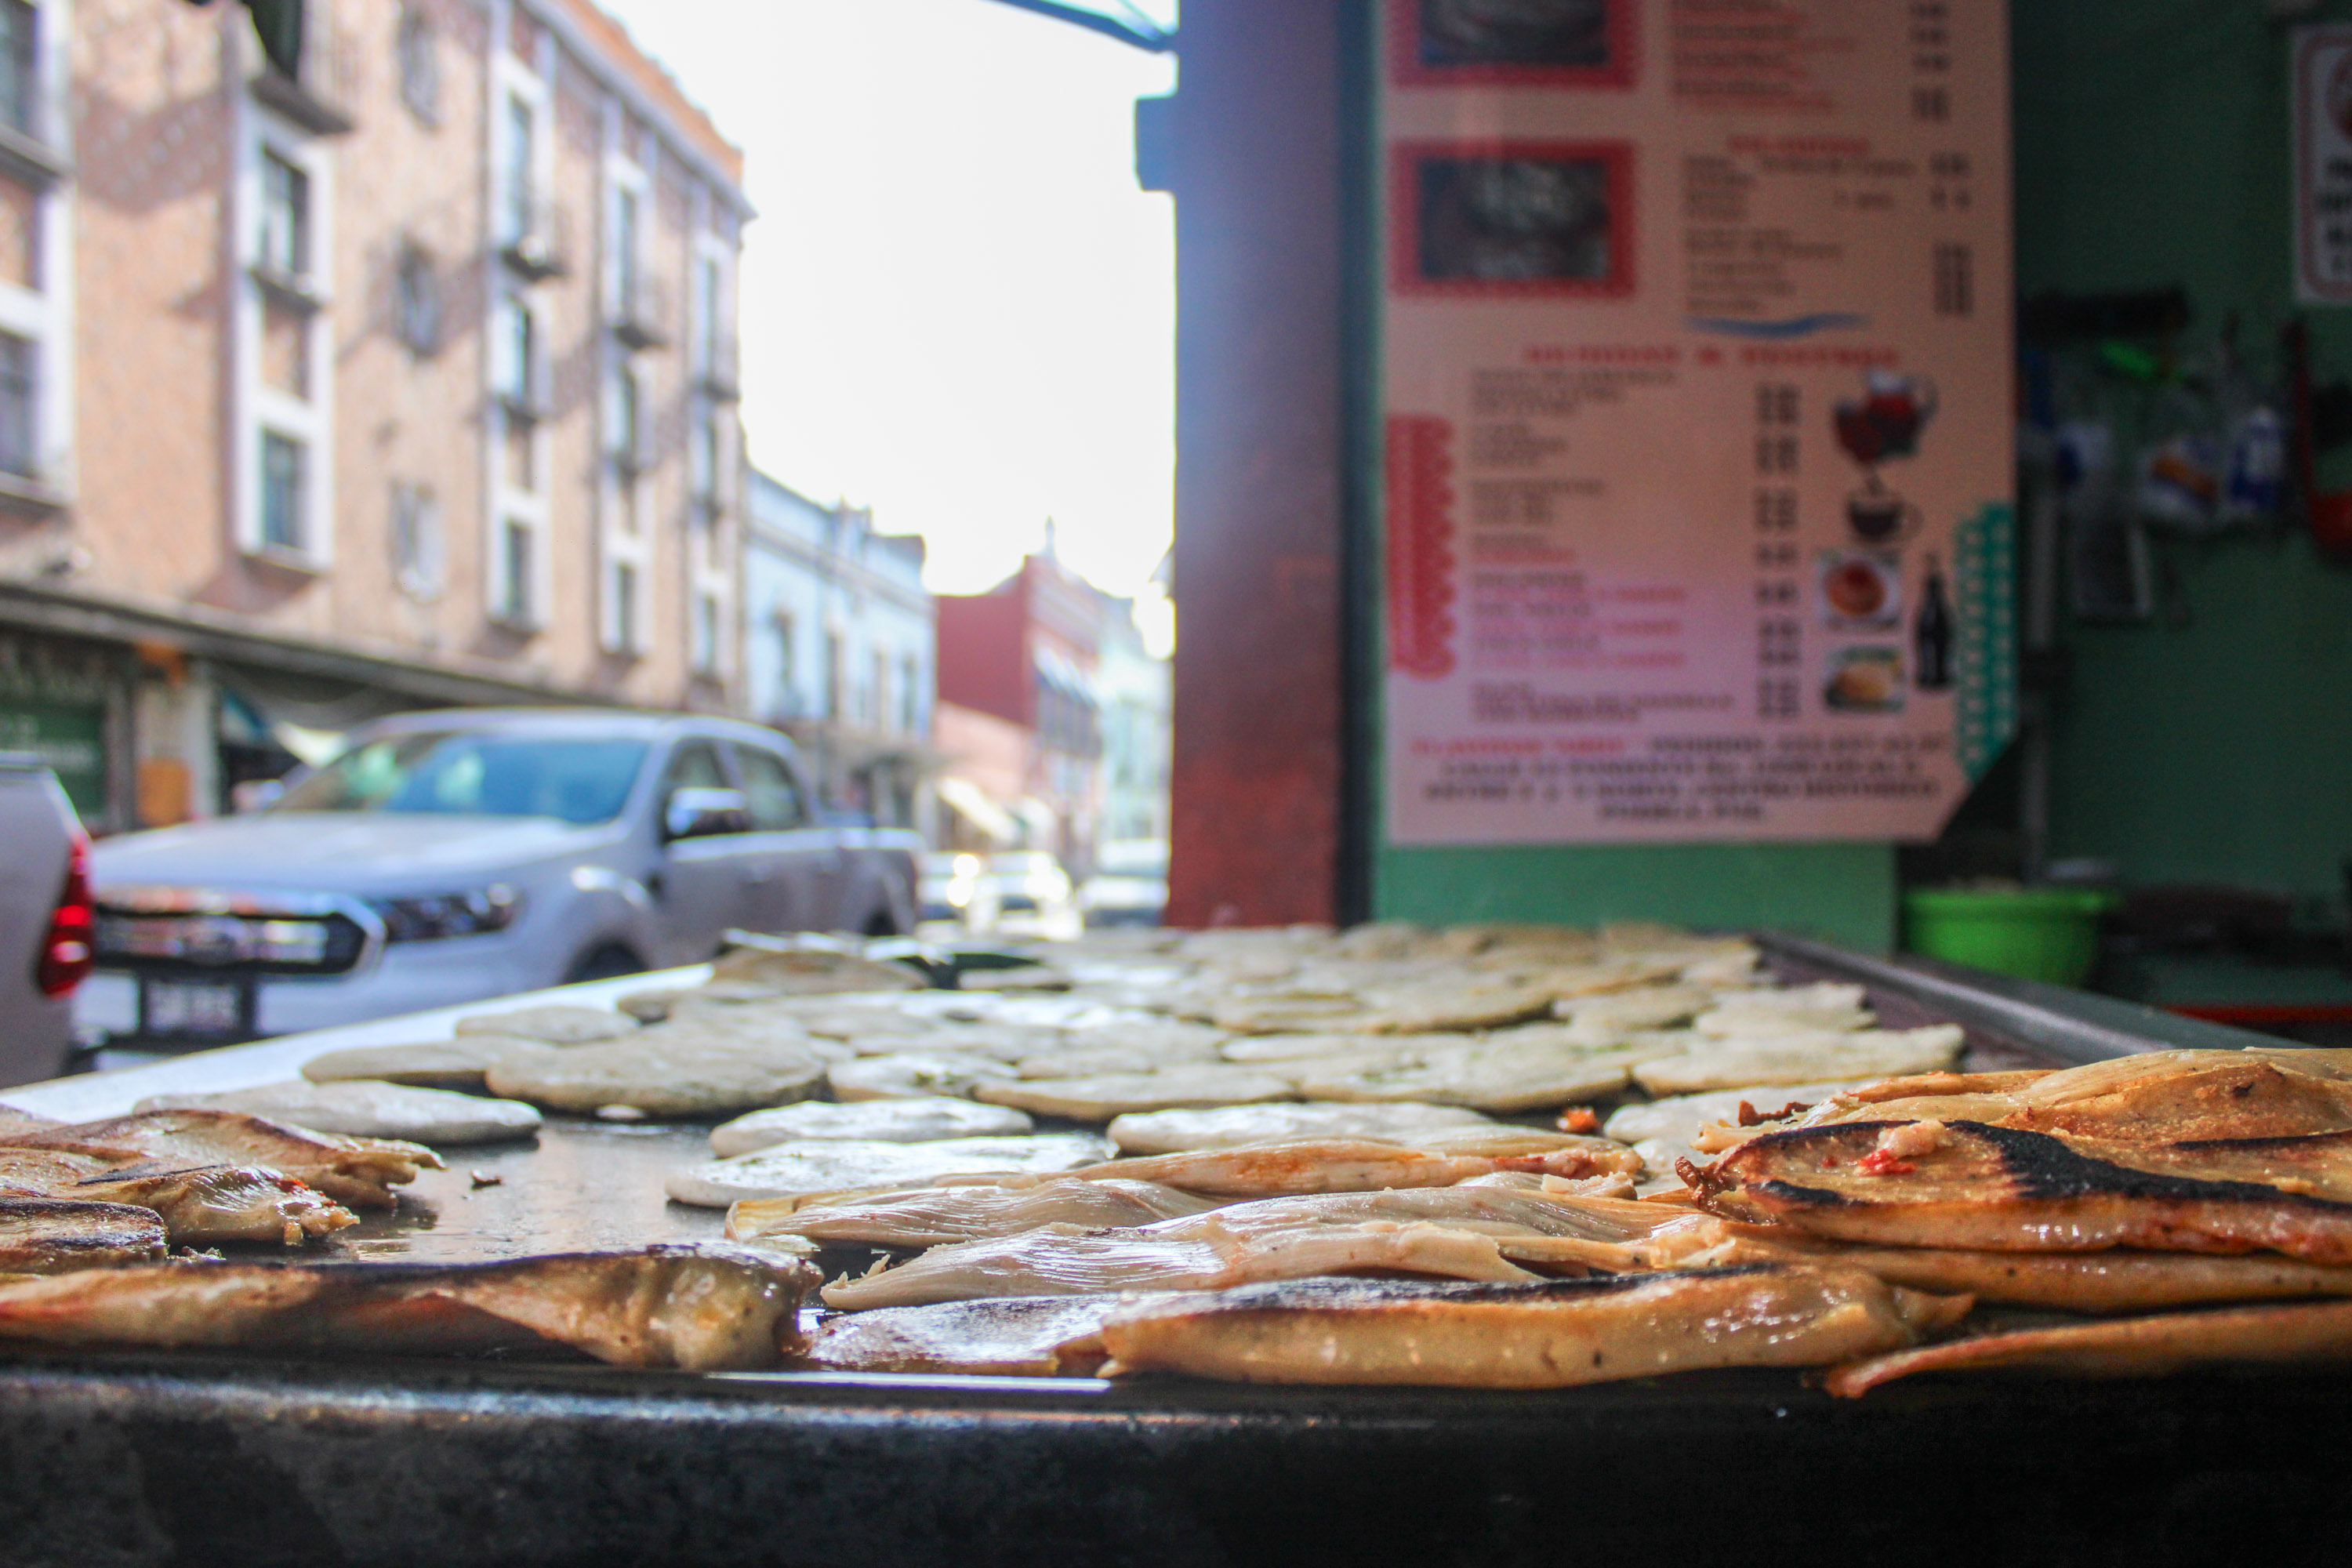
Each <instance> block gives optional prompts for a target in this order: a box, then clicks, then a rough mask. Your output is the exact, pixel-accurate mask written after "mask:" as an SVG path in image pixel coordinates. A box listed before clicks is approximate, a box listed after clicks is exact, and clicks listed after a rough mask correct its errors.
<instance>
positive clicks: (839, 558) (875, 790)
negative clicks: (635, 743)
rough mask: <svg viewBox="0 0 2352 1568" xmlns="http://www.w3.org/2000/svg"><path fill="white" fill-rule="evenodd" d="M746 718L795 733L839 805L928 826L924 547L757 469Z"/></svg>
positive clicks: (747, 593) (751, 514)
mask: <svg viewBox="0 0 2352 1568" xmlns="http://www.w3.org/2000/svg"><path fill="white" fill-rule="evenodd" d="M746 527H747V530H748V531H747V532H746V534H745V537H744V552H743V600H744V615H743V655H742V661H741V669H742V681H743V689H744V694H745V698H746V701H745V706H744V711H745V712H746V713H748V714H749V715H750V716H751V718H754V719H757V720H759V721H761V722H763V723H769V724H773V725H774V726H776V728H778V729H780V730H782V731H784V732H785V733H787V734H789V735H791V736H792V737H793V741H794V742H795V743H796V744H798V746H799V747H800V750H801V754H802V756H803V758H804V759H805V760H806V761H807V762H808V763H809V764H810V766H811V767H812V768H813V769H814V771H815V773H816V774H817V776H818V779H819V787H820V788H821V789H822V790H823V791H824V795H825V797H826V799H827V801H828V802H829V803H830V804H832V805H838V806H843V807H846V808H849V809H852V810H856V811H860V812H864V813H866V814H868V815H870V816H873V817H874V819H875V820H876V821H877V822H879V823H881V824H882V825H884V826H893V827H921V828H924V829H926V830H928V829H929V827H930V826H931V823H930V821H929V817H930V815H931V812H930V803H929V798H928V795H927V791H926V787H925V785H926V781H927V779H928V778H929V773H931V771H932V764H933V761H934V759H933V756H932V753H931V751H930V747H929V743H928V742H929V735H930V731H931V709H932V698H933V692H934V665H933V661H934V645H935V642H936V632H935V630H934V626H933V622H934V613H933V609H932V600H931V595H930V592H929V589H927V588H925V587H924V586H923V559H924V552H923V542H922V541H921V540H920V539H919V538H917V537H915V536H913V535H911V534H891V533H877V532H876V531H875V528H874V514H873V512H872V510H869V509H866V508H864V507H853V506H849V505H847V504H845V503H841V504H835V505H833V506H824V505H821V504H820V503H818V502H816V501H813V500H809V499H808V498H807V497H806V496H804V495H802V494H801V493H800V492H799V491H797V490H794V489H792V488H791V487H789V486H787V485H783V484H780V483H778V482H777V481H776V480H774V479H770V478H769V477H768V476H766V475H765V474H762V473H760V472H759V471H757V470H756V469H754V470H752V471H751V504H750V505H749V507H748V508H747V509H746Z"/></svg>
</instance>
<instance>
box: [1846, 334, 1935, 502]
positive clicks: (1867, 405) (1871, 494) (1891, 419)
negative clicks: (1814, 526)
mask: <svg viewBox="0 0 2352 1568" xmlns="http://www.w3.org/2000/svg"><path fill="white" fill-rule="evenodd" d="M1835 412H1836V423H1837V442H1838V445H1839V446H1840V447H1843V448H1844V450H1845V455H1846V456H1847V457H1849V458H1853V460H1854V461H1855V462H1857V463H1859V464H1861V465H1862V473H1863V487H1862V489H1858V490H1856V491H1855V492H1854V493H1853V495H1852V496H1850V497H1848V498H1847V500H1846V503H1845V517H1846V526H1847V527H1849V528H1851V529H1852V530H1853V537H1854V539H1855V540H1856V541H1857V542H1861V543H1864V544H1893V543H1895V542H1897V541H1898V540H1902V539H1906V538H1907V537H1909V536H1910V534H1911V533H1912V532H1913V531H1915V530H1916V529H1917V527H1918V526H1919V509H1918V508H1917V507H1916V506H1914V505H1912V504H1911V503H1910V502H1909V501H1907V500H1904V499H1903V498H1902V497H1901V496H1899V495H1897V494H1895V491H1893V490H1891V489H1887V488H1886V484H1885V480H1883V479H1880V478H1879V477H1878V470H1879V468H1880V466H1881V465H1883V464H1885V463H1888V462H1891V461H1893V460H1894V459H1895V458H1916V457H1917V456H1918V455H1919V436H1920V433H1921V432H1922V431H1924V430H1925V429H1926V428H1927V422H1928V421H1929V420H1930V419H1933V418H1934V417H1935V416H1936V384H1935V383H1934V382H1932V381H1929V380H1927V378H1926V377H1925V376H1917V375H1899V374H1895V372H1893V371H1886V370H1872V371H1866V372H1864V378H1863V395H1862V396H1860V397H1858V398H1841V399H1840V400H1839V401H1838V405H1837V408H1836V411H1835Z"/></svg>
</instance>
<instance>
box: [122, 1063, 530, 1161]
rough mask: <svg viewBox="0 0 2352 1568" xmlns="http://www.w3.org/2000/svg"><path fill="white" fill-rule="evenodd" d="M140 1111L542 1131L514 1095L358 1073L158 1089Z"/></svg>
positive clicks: (414, 1129)
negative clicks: (215, 1089)
mask: <svg viewBox="0 0 2352 1568" xmlns="http://www.w3.org/2000/svg"><path fill="white" fill-rule="evenodd" d="M133 1109H134V1110H242V1111H244V1112H246V1113H247V1114H248V1115H252V1116H267V1117H268V1118H269V1119H270V1120H272V1121H289V1122H292V1123H293V1124H294V1125H295V1126H297V1127H304V1128H308V1129H310V1131H313V1132H339V1133H342V1134H345V1135H346V1136H350V1137H357V1138H399V1139H403V1140H405V1141H406V1142H411V1143H423V1144H425V1145H428V1146H431V1145H435V1144H454V1143H495V1142H500V1141H501V1140H504V1139H509V1138H528V1137H530V1135H531V1134H532V1133H534V1132H536V1131H539V1112H538V1111H536V1110H532V1109H531V1108H530V1106H528V1105H524V1104H521V1103H520V1102H518V1101H516V1100H484V1099H483V1098H481V1097H480V1096H479V1095H472V1094H451V1093H448V1092H447V1091H446V1090H444V1089H415V1088H412V1087H410V1086H408V1085H405V1084H397V1083H383V1082H370V1081H367V1080H366V1079H352V1080H344V1081H340V1082H335V1083H299V1082H297V1083H271V1084H263V1085H261V1086H259V1087H257V1088H254V1089H229V1090H226V1092H223V1093H220V1094H158V1095H152V1096H150V1097H149V1098H148V1099H145V1100H141V1101H140V1102H139V1103H138V1105H137V1106H135V1107H134V1108H133Z"/></svg>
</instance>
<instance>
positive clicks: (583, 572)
mask: <svg viewBox="0 0 2352 1568" xmlns="http://www.w3.org/2000/svg"><path fill="white" fill-rule="evenodd" d="M307 34H308V37H307V43H306V47H305V51H304V58H303V61H302V66H301V69H300V71H299V75H298V76H295V77H288V76H285V75H282V74H280V73H278V72H277V71H275V70H273V69H272V68H269V67H268V64H267V63H266V61H265V60H264V59H263V57H262V55H261V52H260V50H259V47H258V46H257V42H256V40H255V38H254V37H253V36H252V30H251V27H250V25H249V24H248V22H247V18H246V13H245V12H244V11H243V10H242V9H241V8H238V7H234V6H227V5H216V6H213V7H210V8H207V9H197V8H194V7H191V6H187V5H178V4H164V3H163V0H0V747H31V748H34V749H37V750H40V751H42V752H44V753H46V754H48V755H50V756H51V757H52V759H53V761H55V762H56V763H57V764H58V769H59V772H60V775H61V776H62V777H64V778H65V780H66V782H67V784H68V789H69V791H70V792H71V793H72V794H73V795H74V797H75V799H76V802H77V804H78V805H80V806H81V808H82V810H83V812H84V815H85V816H87V817H89V819H90V820H91V821H92V823H93V825H94V826H103V827H109V828H127V827H131V826H154V825H158V824H161V823H168V822H173V821H178V820H182V819H184V818H187V817H190V816H206V815H210V814H212V813H213V812H214V811H216V810H218V809H220V807H221V805H222V802H223V800H224V798H225V795H226V792H227V789H228V787H229V785H230V784H233V783H235V782H236V779H237V778H238V776H239V775H240V774H242V773H247V772H253V771H268V770H270V769H271V768H273V767H275V766H279V765H282V764H283V762H284V760H285V759H284V755H283V752H282V751H280V750H279V748H284V749H286V750H292V751H295V752H299V751H301V750H303V749H304V746H305V744H306V741H309V742H315V741H316V740H317V739H318V738H319V736H320V735H321V734H322V733H327V732H331V731H336V730H340V729H341V728H344V727H346V726H348V725H349V724H350V723H352V722H354V721H359V720H362V719H365V718H368V717H371V716H373V715H375V714H378V713H382V712H385V711H390V710H397V709H404V708H415V707H423V706H434V705H441V704H447V703H481V702H546V701H574V700H593V701H609V702H618V703H628V704H637V705H647V706H656V707H692V708H704V709H724V708H729V707H731V706H734V705H735V703H736V702H737V700H738V689H737V688H738V682H739V675H738V670H737V658H738V653H739V648H740V637H739V635H738V626H739V616H738V607H737V605H736V602H735V575H736V573H735V567H736V563H737V561H738V557H739V552H740V528H741V521H740V512H741V505H742V503H741V489H742V487H741V484H740V473H741V471H742V461H741V458H740V448H741V442H740V433H739V427H738V424H737V420H736V417H735V397H736V390H735V380H736V378H735V366H736V335H735V319H736V318H735V294H736V267H737V258H738V255H739V249H740V232H741V226H742V225H743V223H744V222H745V221H746V220H747V219H748V218H749V217H750V216H751V212H750V208H749V206H748V205H747V204H746V202H745V200H744V197H743V194H742V181H741V174H742V169H741V158H740V153H738V152H737V151H736V149H734V148H733V147H732V146H731V145H730V144H729V143H728V142H726V141H725V140H724V139H723V138H722V137H721V136H720V135H719V133H718V132H717V131H716V129H715V128H714V127H713V126H712V125H711V123H710V121H709V119H708V118H707V117H706V116H705V115H704V114H703V113H702V112H701V111H700V110H698V109H697V108H696V107H695V106H694V105H693V103H692V102H691V101H690V100H688V98H687V97H686V95H685V94H684V92H683V91H682V90H681V89H679V88H678V86H677V84H676V83H675V82H674V81H672V80H671V79H669V78H668V77H667V76H666V75H665V74H664V73H663V72H662V71H661V70H660V68H658V67H657V66H656V65H655V64H654V63H653V62H652V61H651V60H650V59H648V58H646V56H644V55H643V54H641V53H640V52H638V51H637V50H636V49H635V47H634V46H633V45H632V44H631V43H630V41H629V39H628V37H626V35H625V33H624V32H623V30H622V29H621V28H620V27H619V26H618V25H617V24H615V23H614V22H613V21H612V20H611V19H610V18H608V17H606V16H604V15H603V14H602V13H601V12H599V11H597V10H596V9H595V8H594V7H593V5H590V4H589V3H588V0H310V5H309V25H308V28H307Z"/></svg>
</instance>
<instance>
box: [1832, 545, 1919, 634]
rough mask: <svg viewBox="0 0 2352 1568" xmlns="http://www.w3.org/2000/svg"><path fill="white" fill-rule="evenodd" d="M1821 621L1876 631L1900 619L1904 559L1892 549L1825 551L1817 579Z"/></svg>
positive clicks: (1844, 628) (1835, 626)
mask: <svg viewBox="0 0 2352 1568" xmlns="http://www.w3.org/2000/svg"><path fill="white" fill-rule="evenodd" d="M1816 583H1817V584H1818V587H1819V590H1820V595H1821V614H1822V624H1823V625H1825V626H1829V627H1830V628H1831V629H1832V630H1836V631H1876V630H1880V629H1883V628H1885V627H1887V626H1897V625H1900V624H1901V622H1902V619H1903V558H1902V556H1901V555H1899V554H1898V553H1896V552H1894V551H1892V550H1824V551H1822V555H1821V570H1820V573H1819V575H1818V576H1817V578H1816Z"/></svg>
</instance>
